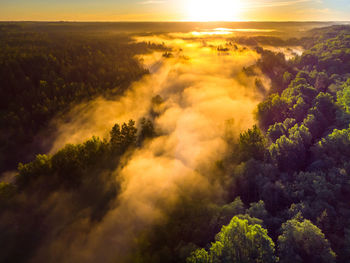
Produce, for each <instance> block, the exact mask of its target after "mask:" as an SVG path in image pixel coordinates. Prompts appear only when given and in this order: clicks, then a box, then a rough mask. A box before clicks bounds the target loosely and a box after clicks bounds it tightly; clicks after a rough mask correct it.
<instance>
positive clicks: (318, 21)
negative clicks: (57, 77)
mask: <svg viewBox="0 0 350 263" xmlns="http://www.w3.org/2000/svg"><path fill="white" fill-rule="evenodd" d="M21 22H22V23H350V20H232V21H225V20H224V21H220V20H218V21H191V20H154V21H152V20H144V21H143V20H0V23H21Z"/></svg>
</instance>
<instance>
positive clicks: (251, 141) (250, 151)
mask: <svg viewBox="0 0 350 263" xmlns="http://www.w3.org/2000/svg"><path fill="white" fill-rule="evenodd" d="M265 147H266V139H265V137H264V135H263V134H262V132H261V131H260V129H259V128H258V127H257V126H256V125H254V126H253V128H252V129H248V131H246V132H244V133H242V134H241V135H240V137H239V155H240V161H241V162H245V161H248V160H249V159H255V160H264V154H265Z"/></svg>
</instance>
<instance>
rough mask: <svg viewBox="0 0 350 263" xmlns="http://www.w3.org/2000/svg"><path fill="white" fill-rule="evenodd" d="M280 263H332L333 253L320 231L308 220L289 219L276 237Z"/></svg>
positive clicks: (333, 259) (333, 260)
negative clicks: (280, 233)
mask: <svg viewBox="0 0 350 263" xmlns="http://www.w3.org/2000/svg"><path fill="white" fill-rule="evenodd" d="M278 254H279V258H280V262H281V263H332V262H335V257H336V255H335V253H334V252H333V250H332V249H331V247H330V244H329V242H328V240H327V239H326V238H325V236H324V234H323V233H322V231H321V230H320V229H319V228H318V227H317V226H315V225H314V224H312V223H311V222H310V221H309V220H304V221H302V222H300V221H298V220H297V219H291V220H289V221H287V222H286V223H284V224H283V225H282V235H280V236H279V237H278Z"/></svg>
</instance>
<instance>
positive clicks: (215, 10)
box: [187, 0, 243, 22]
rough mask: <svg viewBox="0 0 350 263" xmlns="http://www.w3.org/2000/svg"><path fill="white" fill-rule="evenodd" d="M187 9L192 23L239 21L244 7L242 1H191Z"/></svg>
mask: <svg viewBox="0 0 350 263" xmlns="http://www.w3.org/2000/svg"><path fill="white" fill-rule="evenodd" d="M187 8H188V16H189V20H191V21H201V22H204V21H237V20H240V15H241V12H242V8H243V5H242V2H241V0H215V1H213V0H190V1H188V6H187Z"/></svg>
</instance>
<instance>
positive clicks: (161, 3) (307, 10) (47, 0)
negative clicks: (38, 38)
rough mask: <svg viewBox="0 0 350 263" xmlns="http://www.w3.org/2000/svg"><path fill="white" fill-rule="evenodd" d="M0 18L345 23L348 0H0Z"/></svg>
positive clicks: (349, 15) (348, 16)
mask: <svg viewBox="0 0 350 263" xmlns="http://www.w3.org/2000/svg"><path fill="white" fill-rule="evenodd" d="M0 20H1V21H15V20H16V21H17V20H21V21H23V20H25V21H28V20H30V21H62V20H64V21H299V20H302V21H350V0H0Z"/></svg>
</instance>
